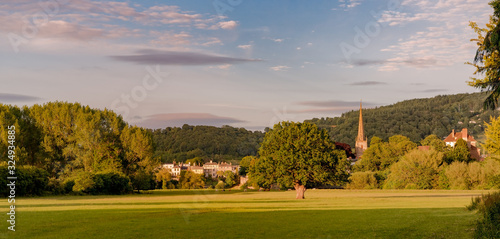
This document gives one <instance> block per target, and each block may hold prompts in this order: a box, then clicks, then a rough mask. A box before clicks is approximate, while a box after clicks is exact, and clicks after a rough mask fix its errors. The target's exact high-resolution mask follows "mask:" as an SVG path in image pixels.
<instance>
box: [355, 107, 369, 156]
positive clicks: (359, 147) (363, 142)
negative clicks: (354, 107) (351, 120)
mask: <svg viewBox="0 0 500 239" xmlns="http://www.w3.org/2000/svg"><path fill="white" fill-rule="evenodd" d="M367 148H368V140H367V138H366V136H365V132H364V128H363V104H362V103H361V102H360V103H359V123H358V136H357V137H356V148H355V150H356V160H359V159H360V158H361V156H362V155H363V152H364V151H365V150H366V149H367Z"/></svg>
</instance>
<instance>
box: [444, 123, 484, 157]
mask: <svg viewBox="0 0 500 239" xmlns="http://www.w3.org/2000/svg"><path fill="white" fill-rule="evenodd" d="M458 139H463V140H464V141H465V142H467V147H469V151H470V155H471V157H472V158H473V159H475V160H477V161H480V160H482V158H481V150H480V149H479V148H478V147H477V141H476V140H475V139H474V137H472V135H469V133H468V131H467V129H462V131H460V132H455V130H454V129H453V130H452V131H451V133H450V134H449V135H448V137H446V138H445V139H444V142H445V143H446V145H447V146H450V147H455V144H456V143H457V140H458Z"/></svg>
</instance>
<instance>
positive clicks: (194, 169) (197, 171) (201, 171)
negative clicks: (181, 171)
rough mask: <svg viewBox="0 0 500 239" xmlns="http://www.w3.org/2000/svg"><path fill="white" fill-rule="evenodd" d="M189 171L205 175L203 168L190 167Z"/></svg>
mask: <svg viewBox="0 0 500 239" xmlns="http://www.w3.org/2000/svg"><path fill="white" fill-rule="evenodd" d="M189 171H192V172H193V173H196V174H204V173H205V172H204V170H203V167H202V166H196V165H194V166H191V167H189Z"/></svg>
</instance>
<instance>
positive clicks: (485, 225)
mask: <svg viewBox="0 0 500 239" xmlns="http://www.w3.org/2000/svg"><path fill="white" fill-rule="evenodd" d="M467 209H469V210H477V211H478V212H479V213H480V214H481V215H482V218H481V220H479V221H478V222H477V223H476V231H475V232H474V237H475V238H500V192H494V193H488V194H483V195H482V196H481V197H476V198H473V199H472V202H471V204H470V205H469V206H467Z"/></svg>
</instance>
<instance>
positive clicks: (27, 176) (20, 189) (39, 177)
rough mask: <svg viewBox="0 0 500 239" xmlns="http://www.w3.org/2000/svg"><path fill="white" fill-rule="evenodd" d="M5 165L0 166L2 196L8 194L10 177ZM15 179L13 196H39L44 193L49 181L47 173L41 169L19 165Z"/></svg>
mask: <svg viewBox="0 0 500 239" xmlns="http://www.w3.org/2000/svg"><path fill="white" fill-rule="evenodd" d="M11 176H12V175H10V174H9V170H8V167H7V165H5V166H0V177H1V178H0V183H1V184H2V187H1V188H0V194H1V195H2V196H4V197H6V196H8V195H10V190H11V188H10V186H7V185H8V184H10V183H11V180H9V179H7V177H11ZM15 176H16V177H17V180H13V181H15V189H14V190H15V194H14V195H15V196H41V195H43V194H45V193H46V190H47V189H48V183H49V178H48V176H49V173H47V171H45V170H43V169H39V168H36V167H32V166H21V167H17V168H16V175H15Z"/></svg>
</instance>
